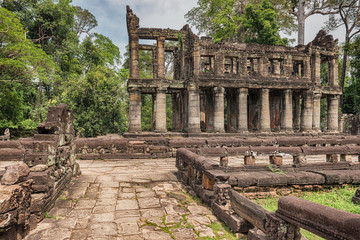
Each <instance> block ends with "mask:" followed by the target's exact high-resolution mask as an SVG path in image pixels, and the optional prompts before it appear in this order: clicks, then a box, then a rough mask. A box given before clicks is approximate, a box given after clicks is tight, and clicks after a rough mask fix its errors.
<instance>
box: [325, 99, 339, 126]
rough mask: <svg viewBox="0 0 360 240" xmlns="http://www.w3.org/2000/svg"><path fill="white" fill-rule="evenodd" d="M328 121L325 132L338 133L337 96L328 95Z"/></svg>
mask: <svg viewBox="0 0 360 240" xmlns="http://www.w3.org/2000/svg"><path fill="white" fill-rule="evenodd" d="M327 102H328V119H327V131H328V132H338V130H339V120H338V119H339V98H338V96H337V95H328V97H327Z"/></svg>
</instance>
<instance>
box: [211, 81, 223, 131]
mask: <svg viewBox="0 0 360 240" xmlns="http://www.w3.org/2000/svg"><path fill="white" fill-rule="evenodd" d="M214 92H215V109H214V131H215V132H225V130H224V92H225V89H224V88H223V87H215V88H214Z"/></svg>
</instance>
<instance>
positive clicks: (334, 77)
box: [329, 58, 339, 87]
mask: <svg viewBox="0 0 360 240" xmlns="http://www.w3.org/2000/svg"><path fill="white" fill-rule="evenodd" d="M338 71H339V66H338V61H337V59H336V58H331V59H330V60H329V86H331V87H337V86H338V85H339V84H338Z"/></svg>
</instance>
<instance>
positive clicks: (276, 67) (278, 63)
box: [273, 59, 280, 75]
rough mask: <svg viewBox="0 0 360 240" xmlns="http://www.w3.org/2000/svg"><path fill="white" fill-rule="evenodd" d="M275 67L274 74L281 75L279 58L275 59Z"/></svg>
mask: <svg viewBox="0 0 360 240" xmlns="http://www.w3.org/2000/svg"><path fill="white" fill-rule="evenodd" d="M273 67H274V71H273V74H274V75H280V61H279V60H277V59H274V60H273Z"/></svg>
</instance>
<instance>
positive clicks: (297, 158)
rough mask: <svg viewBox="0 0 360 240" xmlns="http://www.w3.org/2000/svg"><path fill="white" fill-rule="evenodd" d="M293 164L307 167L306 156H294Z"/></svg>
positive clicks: (300, 154) (298, 154)
mask: <svg viewBox="0 0 360 240" xmlns="http://www.w3.org/2000/svg"><path fill="white" fill-rule="evenodd" d="M293 163H294V164H300V165H305V164H307V160H306V156H305V154H303V153H297V154H294V155H293Z"/></svg>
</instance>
